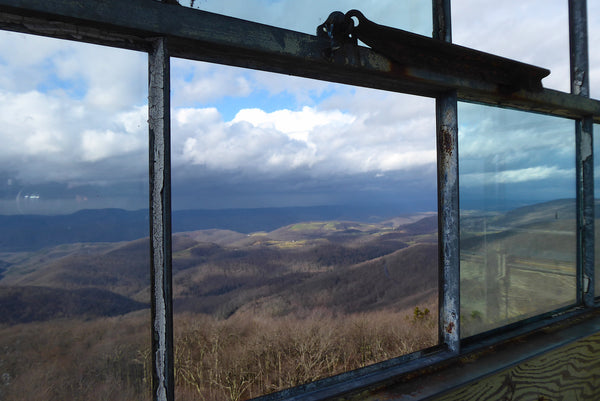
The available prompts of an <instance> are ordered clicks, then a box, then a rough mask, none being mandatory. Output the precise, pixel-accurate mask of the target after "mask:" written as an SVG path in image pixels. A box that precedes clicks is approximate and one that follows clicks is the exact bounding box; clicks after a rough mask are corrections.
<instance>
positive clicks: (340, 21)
mask: <svg viewBox="0 0 600 401" xmlns="http://www.w3.org/2000/svg"><path fill="white" fill-rule="evenodd" d="M317 36H319V37H322V38H328V39H329V41H330V47H329V49H328V51H327V52H326V54H328V55H332V54H333V53H334V52H336V51H338V50H339V49H340V48H342V47H343V46H344V45H345V44H348V43H350V44H352V45H354V46H355V45H357V40H360V41H361V42H363V43H365V44H366V45H367V46H369V47H371V49H373V50H374V51H376V52H377V53H380V54H382V55H384V56H386V57H387V58H389V59H390V60H391V61H393V62H395V63H396V64H397V65H398V66H399V67H401V68H413V69H415V68H416V69H419V70H420V71H422V73H423V74H427V73H434V74H435V73H440V74H444V75H445V76H450V77H452V78H453V79H457V80H462V79H467V80H468V79H471V80H474V81H477V82H481V81H482V80H483V81H485V82H488V83H491V84H496V85H498V88H499V90H501V91H503V92H508V93H512V92H515V91H517V90H520V89H524V90H528V91H534V92H535V91H541V90H542V89H543V86H542V78H544V77H546V76H548V75H549V74H550V71H549V70H547V69H545V68H540V67H536V66H533V65H530V64H525V63H521V62H518V61H515V60H511V59H507V58H504V57H500V56H496V55H493V54H489V53H484V52H481V51H478V50H474V49H470V48H467V47H463V46H458V45H455V44H452V43H447V42H444V41H441V40H436V39H433V38H430V37H427V36H422V35H418V34H415V33H412V32H407V31H404V30H401V29H397V28H392V27H389V26H384V25H379V24H376V23H374V22H372V21H370V20H368V19H367V18H366V17H365V16H364V15H363V13H362V12H360V11H358V10H350V11H348V12H347V13H346V14H344V13H342V12H341V11H334V12H332V13H331V14H330V15H329V17H328V18H327V19H326V20H325V22H324V23H323V24H321V25H319V26H318V27H317Z"/></svg>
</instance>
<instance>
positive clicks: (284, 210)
mask: <svg viewBox="0 0 600 401" xmlns="http://www.w3.org/2000/svg"><path fill="white" fill-rule="evenodd" d="M171 70H172V73H173V75H172V90H173V105H174V109H173V113H172V116H173V121H172V126H173V135H172V149H173V157H172V160H173V208H174V210H173V231H174V234H173V244H174V253H173V269H174V277H173V282H174V293H175V299H174V312H175V351H176V354H177V355H178V356H177V358H176V363H177V366H176V372H177V373H176V374H177V377H176V384H177V388H176V394H177V397H178V399H179V400H187V399H190V400H191V399H197V398H198V397H200V395H199V394H202V396H203V397H205V398H206V399H211V400H225V399H229V398H228V397H230V395H227V392H228V391H229V390H230V389H232V388H233V389H235V391H236V396H238V395H239V396H240V397H241V398H242V399H246V398H249V397H255V396H258V395H261V394H265V393H270V392H273V391H277V390H280V389H284V388H288V387H292V386H295V385H299V384H302V383H306V382H309V381H313V380H316V379H319V378H322V377H326V376H330V375H334V374H336V373H340V372H343V371H347V370H351V369H355V368H359V367H362V366H366V365H369V364H373V363H376V362H380V361H383V360H386V359H389V358H392V357H395V356H399V355H401V354H405V353H408V352H411V351H415V350H418V349H420V348H424V347H427V346H431V345H434V344H435V343H436V342H437V331H436V328H437V266H438V265H437V216H436V208H437V198H436V193H437V191H436V181H437V180H436V151H435V125H434V124H435V122H434V118H433V116H434V114H435V111H434V102H433V100H432V99H426V98H417V97H414V96H402V95H398V94H393V93H386V92H381V91H374V90H368V89H362V88H354V87H348V86H342V85H334V84H330V83H326V82H319V81H312V80H308V79H299V78H294V77H288V76H282V75H275V74H267V73H262V72H257V71H247V70H243V69H238V68H231V67H224V66H218V65H211V64H203V63H197V62H186V61H182V60H173V61H172V64H171Z"/></svg>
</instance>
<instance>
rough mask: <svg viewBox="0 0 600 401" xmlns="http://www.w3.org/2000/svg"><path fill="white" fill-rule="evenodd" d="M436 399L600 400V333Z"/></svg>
mask: <svg viewBox="0 0 600 401" xmlns="http://www.w3.org/2000/svg"><path fill="white" fill-rule="evenodd" d="M435 400H436V401H465V400H507V401H508V400H510V401H516V400H523V401H525V400H534V401H542V400H543V401H550V400H552V401H562V400H581V401H583V400H600V333H596V334H594V335H591V336H588V337H585V338H583V339H581V340H578V341H575V342H573V343H571V344H569V345H566V346H563V347H560V348H557V349H556V350H554V351H550V352H548V353H546V354H543V355H541V356H538V357H535V358H533V359H531V360H529V361H526V362H523V363H521V364H519V365H516V366H513V367H510V368H507V369H504V370H502V371H500V372H498V373H496V374H494V375H492V376H489V377H486V378H484V379H481V380H478V381H476V382H474V383H471V384H468V385H465V386H463V387H461V388H459V389H454V390H452V391H450V392H449V393H446V394H445V395H443V396H441V397H438V398H435Z"/></svg>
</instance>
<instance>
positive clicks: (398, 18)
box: [181, 0, 432, 36]
mask: <svg viewBox="0 0 600 401" xmlns="http://www.w3.org/2000/svg"><path fill="white" fill-rule="evenodd" d="M189 3H190V0H186V1H182V2H181V4H184V5H188V4H189ZM192 3H193V5H192V7H194V8H197V9H199V10H204V11H210V12H214V13H217V14H223V15H229V16H232V17H236V18H242V19H244V20H248V21H255V22H260V23H262V24H268V25H273V26H276V27H279V28H284V29H291V30H294V31H298V32H303V33H307V34H310V35H314V34H315V30H316V27H317V26H318V25H320V24H322V23H323V22H324V21H325V19H326V18H327V17H328V16H329V14H330V13H331V12H332V11H336V10H338V11H341V12H344V13H345V12H347V11H349V10H352V9H359V10H361V11H362V12H363V13H365V15H367V16H369V17H368V18H369V19H371V20H372V21H377V22H378V23H380V24H384V25H389V26H396V27H399V28H402V29H404V30H407V31H411V32H415V33H418V34H421V35H426V36H431V20H432V19H431V5H430V4H428V3H424V2H422V1H419V0H410V1H403V2H397V1H392V0H386V1H370V2H365V1H357V0H352V1H349V0H346V1H344V2H342V3H340V2H336V1H331V0H326V1H304V2H297V1H293V0H276V1H273V0H252V1H235V0H234V1H226V2H224V1H216V0H205V1H193V2H192Z"/></svg>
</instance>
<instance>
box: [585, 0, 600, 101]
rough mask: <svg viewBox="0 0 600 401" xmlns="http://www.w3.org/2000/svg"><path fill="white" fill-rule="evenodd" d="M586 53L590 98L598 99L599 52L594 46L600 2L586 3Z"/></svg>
mask: <svg viewBox="0 0 600 401" xmlns="http://www.w3.org/2000/svg"><path fill="white" fill-rule="evenodd" d="M587 7H588V10H587V20H588V53H589V63H590V74H589V75H590V97H591V98H593V99H598V98H600V52H599V51H598V50H597V49H598V47H597V46H596V45H595V44H596V43H598V42H599V41H600V2H597V1H588V2H587Z"/></svg>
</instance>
